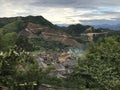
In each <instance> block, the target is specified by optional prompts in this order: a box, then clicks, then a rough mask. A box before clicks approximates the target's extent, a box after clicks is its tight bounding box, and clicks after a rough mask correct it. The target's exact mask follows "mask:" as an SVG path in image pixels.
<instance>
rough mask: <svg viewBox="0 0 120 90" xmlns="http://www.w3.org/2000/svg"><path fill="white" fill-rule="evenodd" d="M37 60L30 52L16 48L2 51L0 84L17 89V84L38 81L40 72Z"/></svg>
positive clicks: (12, 89) (0, 57)
mask: <svg viewBox="0 0 120 90" xmlns="http://www.w3.org/2000/svg"><path fill="white" fill-rule="evenodd" d="M40 72H41V71H40V69H39V67H38V64H37V61H35V60H34V59H33V58H32V57H31V55H30V54H29V53H28V52H25V51H24V50H22V49H18V48H14V49H10V50H9V51H7V52H1V53H0V81H1V82H0V84H2V86H5V87H9V89H10V90H17V88H15V87H16V86H18V87H19V86H20V85H21V84H26V85H29V84H30V83H32V85H33V83H36V84H38V83H37V81H38V75H39V73H40Z"/></svg>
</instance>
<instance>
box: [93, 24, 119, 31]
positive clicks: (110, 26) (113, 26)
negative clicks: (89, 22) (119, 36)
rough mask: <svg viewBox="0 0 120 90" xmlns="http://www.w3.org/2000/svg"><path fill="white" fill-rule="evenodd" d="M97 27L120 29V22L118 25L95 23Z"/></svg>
mask: <svg viewBox="0 0 120 90" xmlns="http://www.w3.org/2000/svg"><path fill="white" fill-rule="evenodd" d="M93 26H94V27H95V28H107V29H111V30H120V24H116V25H114V24H113V25H109V24H102V25H93Z"/></svg>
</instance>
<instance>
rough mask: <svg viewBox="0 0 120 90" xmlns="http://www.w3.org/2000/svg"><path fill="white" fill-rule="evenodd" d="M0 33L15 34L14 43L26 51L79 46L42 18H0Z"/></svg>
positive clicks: (68, 35)
mask: <svg viewBox="0 0 120 90" xmlns="http://www.w3.org/2000/svg"><path fill="white" fill-rule="evenodd" d="M0 31H1V32H2V34H3V36H5V35H7V34H8V33H13V32H14V33H16V34H17V38H16V41H15V42H14V43H16V44H17V45H18V46H19V47H22V48H25V49H27V50H29V49H31V50H33V49H34V50H38V49H48V50H49V49H50V50H51V49H54V50H58V49H59V50H60V49H62V48H64V47H67V46H76V45H78V44H79V42H78V41H76V40H75V39H74V38H72V36H71V35H70V34H68V33H66V32H63V31H62V30H61V28H59V27H57V26H56V25H53V24H52V23H51V22H49V21H48V20H46V19H45V18H43V17H42V16H27V17H11V18H0Z"/></svg>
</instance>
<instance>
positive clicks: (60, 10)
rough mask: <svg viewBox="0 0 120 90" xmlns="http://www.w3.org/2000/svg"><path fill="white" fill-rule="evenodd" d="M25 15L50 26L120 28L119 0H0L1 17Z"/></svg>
mask: <svg viewBox="0 0 120 90" xmlns="http://www.w3.org/2000/svg"><path fill="white" fill-rule="evenodd" d="M28 15H34V16H37V15H39V16H40V15H41V16H43V17H44V18H46V19H47V20H49V21H50V22H52V23H53V24H78V23H80V24H84V25H99V24H111V25H112V24H120V0H0V17H15V16H28Z"/></svg>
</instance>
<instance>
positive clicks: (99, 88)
mask: <svg viewBox="0 0 120 90" xmlns="http://www.w3.org/2000/svg"><path fill="white" fill-rule="evenodd" d="M119 66H120V37H109V38H106V39H103V40H100V41H99V42H98V43H97V44H93V45H92V46H91V47H90V48H89V50H88V51H87V52H86V54H85V56H84V57H83V58H82V59H80V60H79V65H78V67H77V68H75V71H74V73H73V74H72V75H71V76H72V77H70V79H71V80H72V81H74V82H75V84H76V87H78V88H81V87H82V88H84V90H119V89H120V67H119Z"/></svg>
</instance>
